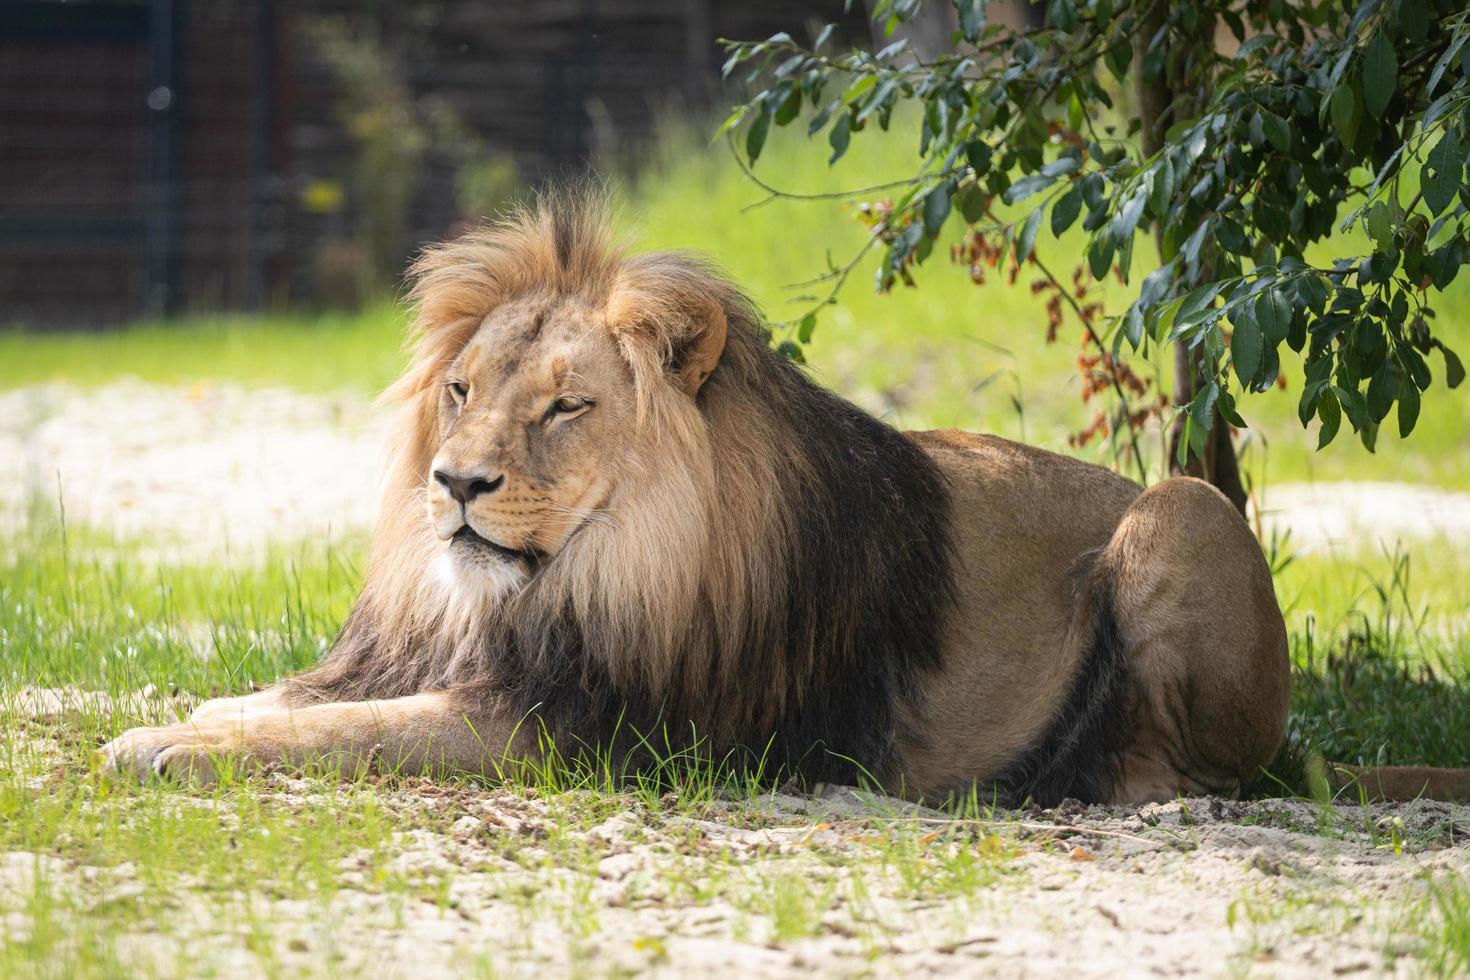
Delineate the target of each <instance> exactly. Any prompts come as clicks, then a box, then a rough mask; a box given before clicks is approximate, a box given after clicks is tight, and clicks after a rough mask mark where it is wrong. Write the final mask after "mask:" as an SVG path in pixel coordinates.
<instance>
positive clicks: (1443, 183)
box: [1419, 127, 1465, 214]
mask: <svg viewBox="0 0 1470 980" xmlns="http://www.w3.org/2000/svg"><path fill="white" fill-rule="evenodd" d="M1464 170H1465V151H1464V150H1462V149H1460V141H1459V140H1458V139H1456V138H1455V131H1454V128H1453V127H1446V128H1445V132H1444V136H1442V137H1440V140H1439V142H1438V143H1436V144H1435V146H1434V149H1432V150H1430V151H1429V156H1428V157H1427V158H1426V159H1425V161H1424V166H1423V168H1422V169H1421V170H1420V171H1419V189H1420V190H1422V191H1423V192H1424V203H1425V204H1427V205H1428V206H1429V213H1430V214H1439V213H1440V212H1441V211H1443V210H1444V209H1445V208H1447V207H1449V206H1450V203H1451V202H1452V201H1454V199H1455V193H1456V192H1457V191H1458V190H1459V189H1460V177H1461V175H1462V174H1463V173H1464Z"/></svg>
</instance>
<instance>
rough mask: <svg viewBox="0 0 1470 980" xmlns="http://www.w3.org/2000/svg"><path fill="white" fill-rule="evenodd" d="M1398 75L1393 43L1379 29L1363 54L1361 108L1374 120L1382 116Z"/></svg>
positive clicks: (1396, 85) (1396, 82)
mask: <svg viewBox="0 0 1470 980" xmlns="http://www.w3.org/2000/svg"><path fill="white" fill-rule="evenodd" d="M1398 75H1399V59H1398V55H1397V54H1395V53H1394V50H1393V42H1392V41H1390V40H1389V39H1388V35H1387V34H1385V33H1384V32H1383V30H1382V29H1379V31H1378V32H1377V33H1376V34H1374V35H1373V40H1371V41H1369V42H1368V50H1367V51H1366V52H1364V54H1363V108H1364V109H1366V110H1367V112H1368V115H1370V116H1373V117H1375V118H1376V117H1378V116H1381V115H1383V110H1384V109H1386V108H1388V100H1389V99H1391V98H1393V92H1394V89H1395V88H1397V87H1398Z"/></svg>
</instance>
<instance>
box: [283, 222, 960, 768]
mask: <svg viewBox="0 0 1470 980" xmlns="http://www.w3.org/2000/svg"><path fill="white" fill-rule="evenodd" d="M609 226H610V222H609V219H608V216H607V212H606V209H605V208H604V207H602V206H601V205H600V203H599V202H598V201H596V200H595V199H587V198H576V197H570V196H565V195H562V196H550V197H546V198H543V199H542V200H540V201H539V202H538V204H537V205H536V206H534V207H532V208H528V209H525V210H522V211H519V212H516V213H514V214H512V215H511V216H509V217H508V218H505V219H503V220H501V221H499V222H497V223H494V224H491V225H488V226H487V227H485V228H483V229H481V230H479V231H476V232H473V233H471V234H469V235H466V236H465V237H463V238H460V239H458V240H456V241H453V242H450V243H447V244H444V245H440V246H437V247H433V248H430V249H428V250H427V251H426V252H425V253H424V254H423V255H422V256H421V258H420V259H419V260H418V262H417V263H416V264H415V266H414V269H413V278H414V283H415V285H414V290H413V298H414V300H415V302H416V304H417V310H418V312H417V320H416V323H415V329H414V334H413V340H412V358H411V363H410V365H409V367H408V369H407V371H406V373H405V374H404V376H403V377H402V378H401V379H400V380H399V381H398V382H397V383H396V384H395V385H394V386H393V387H392V388H391V389H390V390H389V392H388V393H387V395H386V397H387V398H389V399H391V400H393V401H395V402H398V403H401V405H402V409H403V416H402V423H401V426H400V428H399V429H398V431H397V434H396V437H395V439H394V444H393V453H392V457H391V462H390V464H389V468H388V472H387V477H386V486H385V488H384V498H383V507H382V512H381V516H380V519H379V524H378V527H377V531H376V535H375V538H374V544H373V550H372V556H371V559H370V563H369V567H368V571H367V576H366V581H365V584H364V587H363V590H362V593H361V595H360V597H359V599H358V601H357V603H356V604H355V606H354V608H353V610H352V613H351V615H350V617H349V618H348V620H347V622H346V624H345V625H344V627H343V629H342V631H341V633H340V635H339V636H338V638H337V641H336V643H335V644H334V646H333V649H332V650H331V652H330V653H329V654H328V656H327V658H326V659H325V660H324V661H323V663H322V664H321V665H320V666H319V667H318V668H317V669H316V670H314V671H312V672H310V673H308V674H306V675H303V676H302V677H301V678H299V679H298V680H297V682H296V688H295V689H296V691H297V692H298V696H299V697H302V698H310V699H357V698H369V697H393V696H401V695H406V694H411V693H415V692H419V691H425V690H435V689H456V690H458V691H459V692H460V696H462V697H464V698H467V699H476V698H481V699H486V700H495V701H498V702H499V703H501V704H503V705H506V706H507V707H509V708H510V709H511V710H514V711H517V712H524V713H526V714H528V715H533V716H535V717H536V718H537V719H539V722H540V723H541V724H544V725H545V726H546V728H547V729H548V730H549V732H550V733H551V734H552V736H553V737H554V738H556V739H557V740H558V744H561V742H562V740H566V741H568V742H581V743H606V742H607V741H609V740H614V739H615V738H617V737H619V736H620V735H621V734H627V733H631V732H642V733H645V734H647V733H651V732H654V731H656V730H660V729H661V730H662V731H663V732H664V733H666V734H660V735H658V736H657V737H658V738H659V739H660V741H662V739H663V738H664V737H666V736H672V737H674V738H676V739H679V740H681V741H687V740H688V739H689V738H692V737H698V738H700V739H702V740H704V744H705V745H706V746H709V747H712V748H714V749H716V750H721V749H723V748H732V747H736V746H741V747H745V748H747V749H749V750H751V751H752V752H753V753H756V754H764V756H765V760H766V763H767V764H768V765H771V766H772V767H776V766H781V767H785V768H786V769H787V771H788V772H797V773H799V774H800V775H802V776H804V777H805V778H807V779H812V780H828V781H832V780H851V779H853V778H855V777H856V776H858V775H859V774H860V773H862V772H866V773H868V774H870V775H873V776H876V777H879V778H882V777H883V775H884V774H885V773H886V772H888V771H890V764H891V762H892V755H893V748H894V745H895V740H896V739H901V738H914V737H918V736H917V734H916V733H912V732H902V731H899V725H900V718H901V716H902V715H903V714H904V712H903V711H902V710H901V708H902V707H903V702H905V701H908V702H910V703H912V702H913V701H914V700H915V699H917V698H918V697H919V689H920V681H921V679H922V676H923V674H924V672H925V671H927V670H930V669H932V668H933V667H935V666H936V665H937V663H938V660H939V657H940V641H939V633H940V629H941V626H942V622H943V619H944V615H945V613H946V611H947V608H948V606H949V605H950V603H951V601H952V600H951V595H952V584H951V568H950V554H949V546H948V544H947V542H948V541H949V539H950V536H949V528H948V519H949V517H948V512H949V502H948V495H947V492H946V488H945V486H944V482H943V478H942V477H941V475H940V473H939V471H938V469H937V468H936V467H935V465H934V463H933V462H932V461H931V460H930V459H929V457H928V456H927V455H926V454H925V453H924V452H923V451H922V450H920V449H919V448H918V447H917V446H916V445H914V444H913V443H912V442H911V441H910V440H909V439H907V438H905V437H904V436H902V435H900V434H899V433H897V432H895V431H894V430H893V429H891V428H889V427H888V426H886V425H883V424H882V423H880V422H879V421H877V420H876V419H874V418H872V417H871V416H869V415H867V414H866V413H864V412H862V411H861V410H859V409H857V408H856V407H854V406H853V405H851V404H849V403H848V402H846V401H844V400H842V399H841V398H838V397H837V396H835V395H833V394H831V393H830V392H828V391H826V390H824V389H822V388H820V387H819V386H817V385H816V384H814V383H813V382H812V381H810V380H809V379H808V378H807V376H806V375H805V374H804V373H803V372H802V371H801V369H799V368H798V367H796V366H794V365H793V364H791V363H790V362H789V361H787V360H786V359H785V358H783V357H781V356H780V355H778V354H777V353H775V352H773V351H772V350H771V349H770V347H769V344H768V341H767V333H766V331H765V330H764V328H763V326H762V323H761V320H760V318H759V316H758V314H757V312H756V310H755V309H754V307H753V306H752V304H751V303H750V302H749V301H748V300H747V299H746V298H745V297H744V296H743V295H741V293H740V292H739V291H738V290H737V289H736V288H735V287H734V286H732V285H731V284H730V282H729V281H728V280H727V279H725V278H724V277H723V276H722V275H720V274H719V273H718V272H717V271H716V270H715V269H714V268H713V267H712V266H711V265H710V264H709V263H708V262H706V261H705V260H702V259H700V258H697V257H694V256H691V255H688V254H683V253H675V252H658V253H651V254H645V255H641V256H632V257H630V256H629V255H627V254H626V253H625V251H624V250H623V249H622V248H620V247H618V246H617V245H616V244H615V243H614V240H613V237H612V233H611V231H610V227H609ZM538 292H539V293H561V294H574V295H577V296H579V297H581V298H582V299H583V300H585V301H588V302H590V303H593V304H596V305H597V308H601V309H607V310H613V311H616V315H615V316H610V320H616V322H618V323H619V324H621V325H622V326H621V327H620V328H619V331H618V333H617V337H616V339H617V341H618V345H619V349H620V351H621V352H622V355H623V357H625V358H626V360H627V363H628V365H629V367H630V369H631V372H632V376H633V380H634V385H635V388H636V394H637V403H638V406H639V412H638V415H639V420H640V426H639V431H637V432H634V433H630V434H629V447H630V448H629V451H630V452H631V453H633V454H634V458H635V459H636V461H637V466H638V472H639V473H640V474H641V478H640V479H638V480H635V481H632V484H631V485H624V486H620V487H619V488H618V489H617V490H616V491H615V496H614V498H613V500H612V501H611V503H610V506H609V514H608V519H605V520H597V521H592V522H589V523H588V524H586V525H585V526H583V527H582V528H581V529H580V530H579V531H578V532H577V533H576V534H575V535H573V537H572V538H571V539H570V541H569V542H568V543H567V545H566V546H565V547H564V548H563V549H562V550H561V552H560V553H558V554H557V555H556V556H555V558H554V559H552V560H550V561H549V562H547V563H546V564H545V566H544V567H542V568H541V569H540V571H539V572H538V573H537V574H536V575H535V577H534V578H533V579H531V581H530V582H529V583H528V584H527V585H526V587H525V588H524V589H523V590H522V591H520V592H519V593H518V594H516V595H515V596H514V597H513V598H511V599H510V600H508V601H506V602H505V603H503V604H499V605H491V604H487V603H476V602H475V601H474V600H473V597H471V598H470V599H468V600H467V599H466V598H465V597H464V596H463V594H462V593H456V592H454V591H453V590H450V589H447V588H446V587H444V586H442V585H440V584H439V583H438V582H437V581H436V580H435V579H434V577H433V576H432V574H431V573H430V566H431V564H432V556H433V554H434V553H435V550H436V549H437V548H438V547H440V545H439V544H438V542H436V541H435V540H434V537H433V534H432V532H431V530H430V528H429V526H428V523H427V521H426V519H425V517H424V513H423V507H422V502H421V494H422V489H423V486H424V481H425V478H426V476H427V473H428V470H429V462H430V459H431V458H432V456H433V454H434V452H435V450H436V448H437V447H436V423H435V392H434V389H435V386H436V384H437V382H438V379H439V377H440V374H441V372H442V371H443V370H444V368H445V367H446V366H447V365H449V364H450V363H451V362H452V361H453V359H454V358H455V356H456V355H457V354H458V352H459V351H460V350H461V349H462V348H463V346H464V345H465V344H466V343H468V341H469V339H470V338H471V336H472V335H473V334H474V332H475V331H476V329H477V328H478V327H479V325H480V324H481V322H482V321H483V320H484V318H485V316H486V315H487V314H488V313H489V312H490V311H491V310H492V309H493V308H495V307H496V305H497V304H499V303H502V302H505V301H507V300H510V299H513V298H515V297H517V296H522V295H527V294H531V293H538ZM709 315H722V316H723V318H724V322H725V326H726V341H725V346H724V351H723V354H722V356H721V358H720V361H719V363H718V366H717V367H716V368H715V370H714V371H713V373H712V374H711V375H710V377H709V378H708V380H707V381H706V382H705V383H704V385H703V386H702V387H701V388H700V389H699V391H698V395H697V396H696V397H695V398H692V399H691V398H690V397H689V395H688V394H686V393H685V391H684V390H682V389H681V388H680V387H679V386H678V385H676V384H674V383H672V378H673V374H672V370H673V366H676V365H677V362H678V359H679V356H680V353H681V348H682V347H683V345H684V344H686V343H687V342H688V341H689V338H690V334H691V331H692V330H694V329H695V327H696V325H697V323H696V321H697V320H698V319H699V318H700V317H701V316H709Z"/></svg>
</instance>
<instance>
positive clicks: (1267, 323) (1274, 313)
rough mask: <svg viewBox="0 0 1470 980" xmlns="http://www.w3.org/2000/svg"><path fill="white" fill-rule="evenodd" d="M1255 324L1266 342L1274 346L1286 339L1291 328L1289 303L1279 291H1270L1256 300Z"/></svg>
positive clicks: (1284, 294) (1283, 293)
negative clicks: (1259, 327)
mask: <svg viewBox="0 0 1470 980" xmlns="http://www.w3.org/2000/svg"><path fill="white" fill-rule="evenodd" d="M1256 322H1258V323H1259V324H1260V325H1261V333H1263V334H1265V336H1266V340H1267V342H1269V343H1270V344H1271V346H1273V347H1274V346H1276V345H1277V344H1279V343H1281V342H1282V341H1283V340H1285V339H1286V332H1287V330H1289V329H1290V328H1291V302H1290V301H1289V300H1288V299H1287V298H1286V293H1285V292H1283V291H1282V290H1280V289H1271V290H1267V291H1266V292H1264V293H1262V294H1261V295H1260V296H1258V297H1257V298H1256Z"/></svg>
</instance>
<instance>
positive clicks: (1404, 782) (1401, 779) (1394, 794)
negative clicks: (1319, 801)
mask: <svg viewBox="0 0 1470 980" xmlns="http://www.w3.org/2000/svg"><path fill="white" fill-rule="evenodd" d="M1327 781H1328V783H1330V784H1331V786H1332V787H1333V788H1334V789H1344V790H1347V791H1348V792H1349V793H1354V792H1359V791H1361V792H1363V793H1364V794H1365V795H1366V796H1367V798H1368V799H1370V800H1418V799H1426V800H1444V801H1450V802H1457V803H1470V769H1444V768H1440V767H1438V766H1349V765H1345V764H1342V763H1337V762H1329V763H1327Z"/></svg>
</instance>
